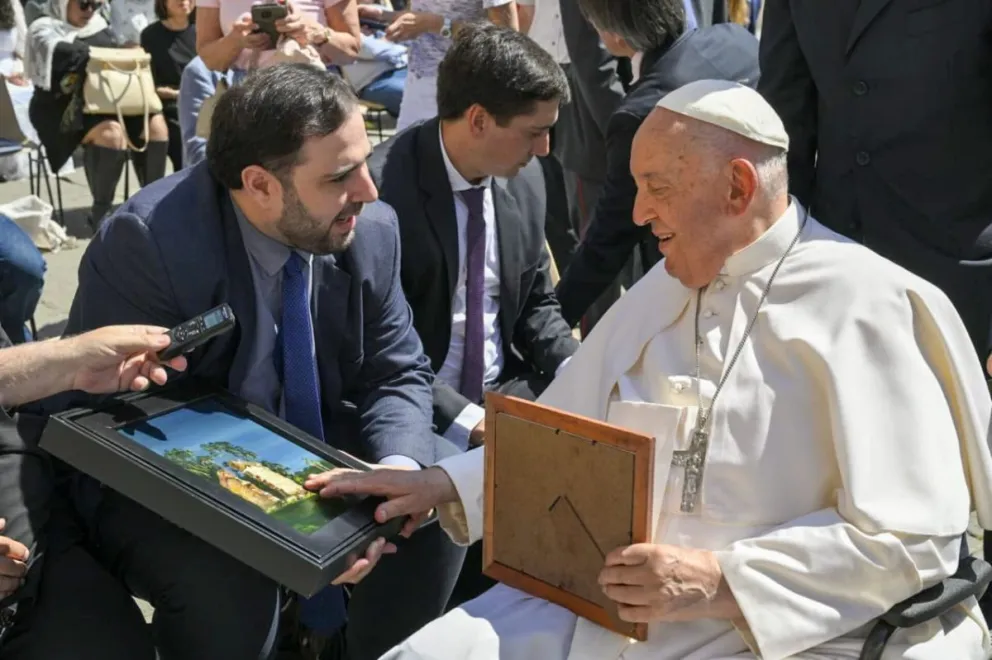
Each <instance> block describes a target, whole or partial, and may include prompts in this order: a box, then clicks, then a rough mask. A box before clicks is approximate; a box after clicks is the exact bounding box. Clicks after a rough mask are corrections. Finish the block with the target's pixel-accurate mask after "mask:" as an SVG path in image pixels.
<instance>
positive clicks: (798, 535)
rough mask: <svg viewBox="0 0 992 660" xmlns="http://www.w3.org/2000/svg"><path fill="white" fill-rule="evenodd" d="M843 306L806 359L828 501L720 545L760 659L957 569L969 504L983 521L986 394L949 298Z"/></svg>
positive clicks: (768, 659) (819, 637)
mask: <svg viewBox="0 0 992 660" xmlns="http://www.w3.org/2000/svg"><path fill="white" fill-rule="evenodd" d="M853 315H854V318H849V319H845V322H844V323H843V324H839V325H838V326H836V327H833V328H827V330H828V331H829V332H832V333H833V334H832V335H831V336H830V337H829V342H827V341H824V342H822V343H821V344H820V345H821V346H826V345H829V346H830V348H829V349H825V350H821V351H818V354H817V355H813V356H804V364H803V365H802V366H803V368H804V369H806V370H808V371H807V374H808V376H809V377H810V379H811V381H812V382H813V384H812V385H811V387H816V388H818V391H817V395H818V398H820V400H822V401H824V402H825V404H824V405H826V406H828V409H829V410H828V412H829V423H830V433H829V436H830V437H831V438H832V440H833V443H834V455H835V457H836V461H837V467H838V472H839V474H840V475H841V481H840V483H838V484H837V489H836V491H835V495H834V501H835V506H834V507H833V508H831V509H825V510H821V511H817V512H814V513H811V514H808V515H805V516H803V517H801V518H799V519H797V520H793V521H791V522H789V523H786V524H784V525H781V526H779V527H777V528H776V529H774V530H772V531H771V532H769V533H767V534H765V535H763V536H760V537H757V538H752V539H745V540H742V541H739V542H736V543H733V544H732V545H730V546H729V547H727V548H725V549H723V550H721V551H719V552H717V553H716V555H717V560H718V561H719V563H720V566H721V568H722V569H723V572H724V575H725V578H726V580H727V583H728V584H729V586H730V589H731V591H732V592H733V593H734V596H735V598H736V600H737V603H738V605H739V606H740V609H741V612H742V613H743V615H744V618H745V620H746V624H742V625H740V626H739V629H740V632H741V634H742V635H743V636H744V638H745V639H746V640H747V642H748V644H749V645H750V646H751V648H752V650H753V651H754V652H755V653H756V654H757V655H759V657H761V658H763V659H764V660H777V659H779V658H786V657H789V656H792V655H794V654H797V653H800V652H802V651H804V650H807V649H811V648H813V647H815V646H818V645H820V644H822V643H824V642H827V641H829V640H831V639H834V638H837V637H840V636H843V635H845V634H848V633H850V632H852V631H854V630H856V629H858V628H860V627H862V626H864V625H865V624H867V623H869V622H871V621H872V620H873V619H875V618H877V617H879V616H881V615H882V614H884V613H885V612H886V611H887V610H888V609H889V608H891V607H892V606H893V605H895V604H896V603H898V602H900V601H902V600H904V599H906V598H908V597H910V596H912V595H914V594H916V593H917V592H919V591H921V590H922V589H924V588H926V587H929V586H931V585H933V584H936V583H937V582H939V581H941V580H942V579H944V578H945V577H948V576H949V575H951V574H953V572H954V571H955V570H956V569H957V563H958V555H959V552H960V547H961V546H960V544H961V535H962V534H964V533H965V531H966V529H967V525H968V519H969V511H970V510H971V508H972V506H973V505H974V506H977V508H978V511H979V520H980V522H982V523H983V524H988V513H989V508H990V507H989V496H988V493H989V490H988V484H987V482H988V481H990V479H989V474H990V473H992V468H990V463H989V461H990V460H992V459H990V458H989V450H988V442H987V437H988V436H987V433H988V429H989V418H990V402H989V394H988V389H987V385H986V382H985V379H984V375H983V373H982V371H981V367H980V365H979V363H978V360H976V358H975V353H974V349H973V348H972V345H971V342H970V340H969V339H968V336H967V334H966V332H965V331H964V328H963V326H962V324H961V322H960V320H959V319H958V317H957V314H956V313H955V312H954V310H953V308H952V307H951V306H950V302H949V301H947V300H946V298H944V297H943V296H942V294H937V293H936V292H935V291H934V292H931V291H928V290H923V291H921V292H916V291H909V292H908V295H907V297H904V298H900V299H898V300H891V301H887V302H885V304H882V305H879V306H877V307H873V308H872V309H871V310H860V311H854V312H853ZM812 343H813V345H816V342H815V341H814V342H812ZM802 432H803V430H802V429H796V433H802ZM785 469H788V468H787V467H786V468H785ZM977 480H983V481H985V482H986V483H981V482H979V483H976V481H977ZM969 482H970V484H971V486H972V488H971V493H969ZM973 497H974V500H973V499H972V498H973Z"/></svg>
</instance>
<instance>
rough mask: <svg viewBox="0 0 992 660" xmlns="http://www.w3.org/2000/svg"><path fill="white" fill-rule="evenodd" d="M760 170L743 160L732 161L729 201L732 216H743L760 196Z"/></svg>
mask: <svg viewBox="0 0 992 660" xmlns="http://www.w3.org/2000/svg"><path fill="white" fill-rule="evenodd" d="M758 186H759V181H758V170H756V169H755V167H754V164H752V163H751V162H750V161H748V160H745V159H743V158H735V159H734V160H732V161H730V196H729V198H728V200H727V203H728V205H729V209H728V211H729V212H730V214H731V215H741V214H742V213H744V212H745V211H746V210H747V208H748V207H749V206H750V205H751V201H752V200H753V199H754V197H755V195H757V194H758Z"/></svg>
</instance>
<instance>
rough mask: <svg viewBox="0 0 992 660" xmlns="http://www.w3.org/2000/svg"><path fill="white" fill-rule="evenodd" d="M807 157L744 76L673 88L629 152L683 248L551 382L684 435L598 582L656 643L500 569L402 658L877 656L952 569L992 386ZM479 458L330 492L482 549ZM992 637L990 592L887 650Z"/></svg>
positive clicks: (954, 321)
mask: <svg viewBox="0 0 992 660" xmlns="http://www.w3.org/2000/svg"><path fill="white" fill-rule="evenodd" d="M787 150H788V136H787V133H786V132H785V129H784V128H783V125H782V122H781V121H780V119H779V118H778V116H777V115H776V114H775V112H774V111H773V110H772V109H771V107H770V106H769V105H768V104H767V103H766V102H765V101H764V100H763V99H762V98H761V96H760V95H759V94H758V93H757V92H755V91H753V90H751V89H750V88H747V87H745V86H742V85H739V84H737V83H733V82H726V81H714V80H707V81H699V82H694V83H690V84H688V85H686V86H684V87H681V88H679V89H678V90H676V91H673V92H672V93H670V94H668V95H667V96H665V98H664V99H662V100H661V101H660V102H659V103H658V107H656V108H655V109H654V110H653V111H652V112H651V114H650V115H649V117H648V118H647V120H646V121H645V122H644V124H643V125H642V126H641V128H640V129H639V131H638V133H637V136H636V138H635V140H634V144H633V151H632V156H631V165H630V167H631V173H632V174H633V177H634V179H635V181H636V182H637V198H636V203H635V205H634V218H633V221H634V222H636V223H637V224H639V225H650V227H651V231H652V233H653V234H654V235H655V236H656V237H657V239H658V244H659V249H660V250H661V252H662V254H663V255H664V257H665V259H664V262H663V263H661V264H659V265H658V266H656V267H655V268H654V269H652V270H651V271H650V272H649V273H648V274H647V275H646V276H645V277H644V278H643V279H642V280H641V281H640V282H639V283H638V284H637V285H636V286H635V287H633V288H632V289H631V290H630V291H629V292H628V293H627V294H626V295H625V296H624V297H622V298H621V299H620V301H619V302H617V303H616V304H615V305H614V307H613V308H612V309H611V310H610V312H609V313H608V314H607V315H606V316H605V317H604V319H603V321H602V322H601V323H600V324H599V325H597V326H596V329H595V330H594V332H593V333H592V334H591V335H590V337H589V338H588V339H587V340H586V341H585V342H584V343H583V344H582V346H581V347H580V348H579V350H578V352H577V353H576V354H575V355H574V356H573V357H572V360H571V361H570V362H569V364H568V366H567V367H566V368H565V369H564V370H563V371H562V373H561V375H560V376H559V377H558V378H557V379H556V380H555V381H554V382H552V384H551V386H550V387H549V388H548V389H547V390H546V391H545V393H544V395H543V396H542V397H541V398H540V399H539V401H540V402H542V403H544V404H547V405H550V406H552V407H555V408H559V409H563V410H567V411H570V412H573V413H577V414H581V415H585V416H587V417H591V418H594V419H599V420H606V421H608V422H612V423H616V424H618V425H620V426H627V427H630V428H633V429H635V430H639V431H643V432H647V433H651V434H653V435H654V436H655V438H656V442H657V451H673V452H674V453H673V455H672V461H671V466H670V468H669V469H666V470H656V472H655V480H656V481H655V483H654V488H655V491H656V492H659V493H664V495H663V498H664V499H663V502H664V503H663V505H662V506H661V511H660V514H659V516H658V519H657V521H653V522H656V523H657V524H656V527H655V529H656V532H655V536H654V538H653V539H652V543H645V544H638V545H632V546H628V547H621V548H616V549H609V550H610V552H609V554H608V556H607V558H606V561H605V565H604V567H603V569H602V571H601V573H600V576H599V581H600V584H601V585H602V588H603V590H604V593H605V594H606V595H607V596H608V597H609V598H611V599H612V600H613V601H615V602H616V603H617V604H618V605H619V615H620V617H621V618H623V619H625V620H627V621H634V622H646V623H648V624H649V630H648V639H647V642H644V643H632V642H631V641H630V640H627V639H624V638H623V637H621V636H619V635H616V634H614V633H612V632H610V631H607V630H605V629H603V628H601V627H599V626H597V625H595V624H593V623H591V622H589V621H587V620H584V619H581V618H577V617H576V616H575V615H573V614H572V613H570V612H568V611H566V610H564V609H562V608H559V607H557V606H555V605H552V604H549V603H547V602H546V601H542V600H540V599H538V598H533V597H530V596H528V595H526V594H524V593H521V592H519V591H516V590H513V589H510V588H508V587H506V586H502V585H501V586H497V587H495V588H493V589H492V590H490V591H489V592H487V593H485V594H483V595H482V596H480V597H479V598H477V599H475V600H474V601H470V602H468V603H467V604H465V605H463V606H462V607H461V608H459V609H456V610H453V611H452V612H451V613H449V614H447V615H445V616H444V617H443V618H441V619H439V620H438V621H436V622H434V623H432V624H431V625H429V626H427V627H426V628H424V629H423V630H421V631H419V632H418V633H417V634H416V635H413V636H412V637H411V638H410V639H409V640H407V641H406V642H404V643H403V644H402V645H400V646H398V647H397V648H395V649H394V650H393V651H391V652H390V653H389V654H387V656H386V657H387V658H389V659H390V660H397V659H403V660H406V659H410V658H431V659H432V660H441V659H446V658H451V659H452V660H454V659H455V658H473V659H474V660H496V659H497V658H542V660H564V659H565V658H569V659H570V660H579V659H583V660H584V659H588V660H616V659H618V658H622V659H623V660H642V659H643V660H648V659H650V660H715V659H717V658H720V659H726V658H753V657H755V656H757V657H761V658H764V659H765V660H779V659H781V658H807V659H812V658H817V659H826V658H857V657H858V654H859V652H860V650H861V647H862V644H863V641H864V637H865V635H866V632H867V630H868V629H869V628H870V626H871V625H872V622H873V621H874V620H875V619H877V618H878V617H879V616H881V615H882V614H884V613H885V612H886V611H887V610H889V609H890V608H891V607H892V606H893V605H895V604H896V603H898V602H900V601H902V600H904V599H906V598H909V597H910V596H913V595H914V594H916V593H918V592H919V591H921V590H922V589H924V588H926V587H929V586H931V585H934V584H937V583H938V582H940V581H941V580H942V579H944V578H946V577H948V576H949V575H951V574H953V573H954V571H955V570H956V568H957V565H958V558H959V552H960V550H961V543H962V535H963V534H964V533H965V531H966V527H967V525H968V518H969V513H970V510H971V508H972V506H975V507H977V510H978V514H979V520H980V521H982V522H983V524H985V523H987V522H992V520H990V514H992V455H990V452H989V447H988V444H987V440H986V438H987V435H988V429H989V421H990V415H992V402H990V399H989V393H988V390H987V388H986V385H985V379H984V378H983V374H982V372H981V368H980V366H979V365H978V363H977V361H976V360H975V359H974V353H973V350H972V347H971V342H970V340H969V338H968V333H967V331H966V330H965V328H964V325H963V324H962V322H961V320H960V318H959V317H958V315H957V313H956V312H955V310H954V307H953V306H952V305H951V303H950V302H949V301H948V299H947V297H946V296H944V295H943V293H941V292H940V291H939V290H938V289H937V288H936V287H934V286H932V285H930V284H929V283H927V282H925V281H924V280H922V279H921V278H919V277H916V276H915V275H912V274H911V273H909V272H907V271H906V270H904V269H902V268H900V267H898V266H896V265H894V264H892V263H891V262H889V261H886V260H885V259H884V258H882V257H880V256H878V255H876V254H874V253H873V252H871V251H869V250H868V249H866V248H864V247H862V246H860V245H857V244H855V243H853V242H851V241H849V240H847V239H845V238H843V237H841V236H839V235H838V234H835V233H834V232H832V231H830V230H828V229H826V228H825V227H824V226H823V225H821V224H819V223H818V222H817V221H816V220H815V219H814V218H813V217H811V216H810V214H809V213H808V212H807V211H806V210H805V209H803V207H802V206H801V205H800V204H799V203H798V202H797V201H796V200H795V198H792V197H790V195H789V192H788V178H787V174H786V171H787V170H786V152H787ZM483 453H484V450H476V451H473V452H469V453H466V454H464V455H461V456H457V457H455V458H454V459H451V460H445V461H441V463H440V465H439V466H438V467H433V468H431V469H428V470H425V471H422V472H420V473H416V474H410V475H404V474H397V475H391V474H376V475H372V476H371V477H362V476H360V475H335V474H328V475H322V476H320V477H319V478H314V479H313V480H312V483H311V484H310V487H311V488H321V489H322V492H323V493H324V494H325V495H327V496H335V495H338V494H342V493H355V492H369V493H381V494H385V495H388V496H389V497H390V498H391V499H390V501H388V502H386V503H384V504H383V505H381V509H382V510H381V511H380V512H379V514H378V515H380V516H381V518H380V519H382V518H388V517H390V516H393V515H399V514H402V513H407V512H412V511H424V510H427V509H429V508H430V507H431V506H439V507H440V512H441V516H442V518H441V519H442V522H443V524H444V526H445V528H446V529H447V530H448V532H449V534H451V536H452V538H453V539H455V540H456V541H458V542H460V543H465V542H470V541H472V540H474V539H476V538H478V537H479V536H480V535H481V533H482V508H481V507H482V500H483V495H482V493H483V487H482V484H483V460H482V455H483ZM379 472H382V473H386V472H393V471H388V470H380V471H379ZM969 486H970V488H969ZM988 653H989V647H988V631H987V628H986V624H985V622H984V620H983V619H982V616H981V613H980V611H979V609H978V605H977V603H976V601H975V599H974V598H971V599H969V600H967V601H965V602H964V603H963V604H962V605H961V606H959V607H958V608H956V609H954V610H952V611H950V612H949V613H948V614H947V615H946V616H944V617H941V618H939V619H935V620H933V621H930V622H928V623H926V624H923V625H921V626H919V627H917V628H914V629H910V630H901V631H899V632H897V633H896V634H895V636H893V638H892V639H891V640H890V641H889V644H888V646H887V651H886V655H885V657H886V658H926V659H933V660H938V659H943V658H956V659H959V658H960V659H964V658H968V659H974V660H979V659H984V658H987V657H988Z"/></svg>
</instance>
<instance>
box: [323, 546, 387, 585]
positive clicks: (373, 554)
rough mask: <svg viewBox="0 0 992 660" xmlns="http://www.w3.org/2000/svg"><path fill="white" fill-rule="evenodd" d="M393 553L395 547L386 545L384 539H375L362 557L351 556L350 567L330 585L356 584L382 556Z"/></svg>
mask: <svg viewBox="0 0 992 660" xmlns="http://www.w3.org/2000/svg"><path fill="white" fill-rule="evenodd" d="M394 552H396V546H395V545H393V544H392V543H388V542H387V541H386V539H381V538H380V539H376V540H375V541H373V542H372V543H371V544H370V545H369V547H368V549H367V550H366V551H365V556H364V557H362V558H361V559H359V558H358V557H357V556H355V555H352V556H351V557H350V563H351V567H350V568H349V569H348V570H347V571H345V572H344V573H342V574H341V575H339V576H338V578H337V579H336V580H334V582H332V583H331V584H358V583H359V582H361V581H362V580H363V579H364V578H365V576H366V575H368V574H369V573H370V572H371V571H372V569H373V568H375V565H376V564H378V563H379V559H380V558H381V557H382V556H383V555H391V554H393V553H394Z"/></svg>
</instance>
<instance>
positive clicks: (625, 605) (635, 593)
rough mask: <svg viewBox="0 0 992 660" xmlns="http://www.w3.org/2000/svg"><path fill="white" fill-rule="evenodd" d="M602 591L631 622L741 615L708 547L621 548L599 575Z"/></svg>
mask: <svg viewBox="0 0 992 660" xmlns="http://www.w3.org/2000/svg"><path fill="white" fill-rule="evenodd" d="M599 584H600V586H602V588H603V593H604V594H606V596H607V597H608V598H609V599H610V600H612V601H614V602H615V603H617V604H618V605H619V609H618V614H619V616H620V618H621V619H622V620H624V621H629V622H631V623H654V622H659V621H665V622H673V621H692V620H696V619H703V618H708V619H735V618H739V617H740V616H741V612H740V609H739V608H738V607H737V603H736V601H735V600H734V597H733V594H732V593H731V592H730V588H729V587H728V586H727V583H726V581H724V579H723V571H722V570H721V569H720V564H719V563H718V562H717V560H716V557H715V556H714V555H713V553H712V552H710V551H708V550H696V549H693V548H680V547H677V546H672V545H655V544H651V543H640V544H637V545H631V546H627V547H623V548H617V549H616V550H614V551H613V552H611V553H610V554H609V555H607V557H606V567H605V568H603V570H602V572H601V573H600V574H599Z"/></svg>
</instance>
